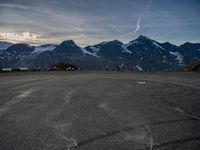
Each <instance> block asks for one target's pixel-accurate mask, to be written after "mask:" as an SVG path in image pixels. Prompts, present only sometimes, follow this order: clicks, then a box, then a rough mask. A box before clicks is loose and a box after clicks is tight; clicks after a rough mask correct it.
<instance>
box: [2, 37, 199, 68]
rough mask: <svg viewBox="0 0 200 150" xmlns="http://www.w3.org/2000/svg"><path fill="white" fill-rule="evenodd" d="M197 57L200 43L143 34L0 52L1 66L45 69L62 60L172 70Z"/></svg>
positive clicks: (86, 65)
mask: <svg viewBox="0 0 200 150" xmlns="http://www.w3.org/2000/svg"><path fill="white" fill-rule="evenodd" d="M36 50H37V51H36ZM198 60H200V44H199V43H190V42H186V43H184V44H182V45H180V46H177V45H174V44H171V43H169V42H164V43H160V42H157V41H155V40H153V39H151V38H149V37H146V36H143V35H141V36H139V37H138V38H136V39H135V40H132V41H130V42H128V43H123V42H121V41H118V40H113V41H107V42H101V43H99V44H95V45H89V46H85V47H80V46H78V45H77V44H76V43H75V42H74V41H73V40H66V41H63V42H61V43H60V44H58V45H55V44H46V45H40V46H30V45H27V44H24V43H18V44H13V45H11V46H10V47H8V48H7V49H4V50H1V51H0V67H1V68H2V67H21V66H26V67H30V68H32V67H43V68H45V67H48V66H50V65H52V64H54V63H57V62H60V61H62V62H66V63H72V64H75V65H76V66H78V67H80V68H82V69H89V70H94V69H100V70H101V69H104V70H105V69H108V70H119V69H123V70H139V71H157V70H165V71H167V70H168V71H170V70H177V69H179V68H181V67H182V66H183V65H187V64H189V63H191V62H193V61H198Z"/></svg>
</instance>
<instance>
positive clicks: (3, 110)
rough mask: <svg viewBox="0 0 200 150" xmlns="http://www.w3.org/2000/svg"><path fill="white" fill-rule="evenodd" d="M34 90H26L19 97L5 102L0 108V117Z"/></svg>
mask: <svg viewBox="0 0 200 150" xmlns="http://www.w3.org/2000/svg"><path fill="white" fill-rule="evenodd" d="M33 92H34V90H32V89H31V90H26V91H24V92H23V93H21V94H20V95H18V96H16V97H14V98H13V99H12V100H11V101H8V102H6V103H5V104H4V105H3V106H2V107H0V117H1V116H2V115H4V114H5V113H7V112H8V111H9V110H10V109H11V107H12V106H13V105H15V104H17V103H20V102H21V101H22V100H23V99H24V98H26V97H28V96H29V95H30V94H32V93H33Z"/></svg>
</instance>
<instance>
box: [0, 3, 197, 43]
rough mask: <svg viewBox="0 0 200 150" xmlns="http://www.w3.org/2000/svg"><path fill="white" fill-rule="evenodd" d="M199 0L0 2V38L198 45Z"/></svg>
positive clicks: (44, 41) (2, 39)
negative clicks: (142, 38) (144, 38)
mask: <svg viewBox="0 0 200 150" xmlns="http://www.w3.org/2000/svg"><path fill="white" fill-rule="evenodd" d="M199 27H200V0H0V40H1V41H9V42H14V43H19V42H26V43H29V44H32V45H35V44H36V45H37V44H46V43H55V44H58V43H61V42H62V41H63V40H74V41H75V42H76V43H77V44H78V45H80V46H85V45H92V44H96V43H100V42H103V41H109V40H115V39H117V40H120V41H122V42H128V41H131V40H133V39H135V38H137V37H138V36H139V35H145V36H148V37H150V38H152V39H155V40H158V41H159V42H165V41H169V42H171V43H173V44H177V45H180V44H182V43H184V42H187V41H189V42H194V43H195V42H199V43H200V29H199Z"/></svg>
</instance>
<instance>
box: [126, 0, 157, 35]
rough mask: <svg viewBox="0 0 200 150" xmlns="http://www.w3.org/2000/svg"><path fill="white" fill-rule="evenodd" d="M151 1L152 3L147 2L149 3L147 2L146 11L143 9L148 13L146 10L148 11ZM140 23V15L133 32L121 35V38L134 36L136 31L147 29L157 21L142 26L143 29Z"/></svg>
mask: <svg viewBox="0 0 200 150" xmlns="http://www.w3.org/2000/svg"><path fill="white" fill-rule="evenodd" d="M152 1H153V0H149V1H148V3H147V5H146V9H145V10H146V11H148V10H149V9H150V7H151V3H152ZM141 22H142V15H141V16H140V17H139V18H138V20H137V25H136V28H135V30H134V31H131V32H129V33H126V34H125V35H123V36H128V35H130V34H133V35H135V34H136V33H137V32H138V31H140V30H141V29H144V28H147V27H149V26H151V25H152V24H154V23H155V22H157V20H156V21H154V22H152V23H149V24H146V25H144V26H143V27H141Z"/></svg>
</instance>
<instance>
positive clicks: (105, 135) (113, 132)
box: [77, 119, 196, 147]
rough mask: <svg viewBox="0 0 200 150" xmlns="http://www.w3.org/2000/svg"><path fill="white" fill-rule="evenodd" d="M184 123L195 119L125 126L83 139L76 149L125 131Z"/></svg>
mask: <svg viewBox="0 0 200 150" xmlns="http://www.w3.org/2000/svg"><path fill="white" fill-rule="evenodd" d="M185 121H196V119H184V120H168V121H158V122H152V123H145V124H140V125H138V126H127V127H124V128H122V129H117V130H112V131H108V132H105V133H101V134H98V135H96V136H94V137H91V138H88V139H85V140H81V141H79V142H77V147H80V146H84V145H87V144H90V143H93V142H95V141H98V140H101V139H104V138H107V137H110V136H114V135H116V134H119V133H122V132H127V131H131V130H134V129H137V128H141V127H143V128H145V127H146V126H150V125H158V124H166V123H178V122H185Z"/></svg>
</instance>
